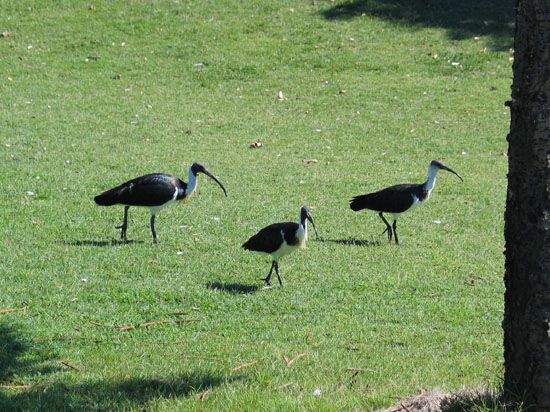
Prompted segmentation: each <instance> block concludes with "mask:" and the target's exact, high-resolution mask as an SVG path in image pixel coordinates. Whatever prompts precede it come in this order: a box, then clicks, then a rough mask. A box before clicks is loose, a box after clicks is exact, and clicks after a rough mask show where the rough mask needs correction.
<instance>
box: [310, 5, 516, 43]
mask: <svg viewBox="0 0 550 412" xmlns="http://www.w3.org/2000/svg"><path fill="white" fill-rule="evenodd" d="M514 3H515V2H514V1H513V0H484V1H479V0H461V1H456V0H348V1H340V2H337V3H335V4H334V5H333V6H332V7H330V8H328V9H325V10H323V11H321V15H322V16H323V17H324V18H325V19H327V20H329V21H335V20H351V19H354V18H361V17H362V16H373V17H376V18H379V19H384V20H388V21H390V22H393V23H395V24H400V25H406V26H408V27H436V28H442V29H444V30H446V31H447V36H448V37H449V38H450V39H452V40H463V39H466V38H472V37H475V36H487V37H488V42H489V45H490V46H491V48H493V49H495V50H507V49H508V48H509V47H512V45H513V35H514V29H513V25H514V14H515V10H514Z"/></svg>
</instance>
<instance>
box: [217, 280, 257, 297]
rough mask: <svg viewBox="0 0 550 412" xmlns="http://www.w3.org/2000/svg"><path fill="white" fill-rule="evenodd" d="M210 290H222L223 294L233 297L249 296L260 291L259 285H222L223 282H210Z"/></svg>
mask: <svg viewBox="0 0 550 412" xmlns="http://www.w3.org/2000/svg"><path fill="white" fill-rule="evenodd" d="M206 287H207V288H208V289H212V290H221V291H222V292H227V293H231V294H232V295H248V294H251V293H254V292H257V291H258V289H260V287H259V286H257V285H243V284H240V283H221V282H208V283H207V284H206Z"/></svg>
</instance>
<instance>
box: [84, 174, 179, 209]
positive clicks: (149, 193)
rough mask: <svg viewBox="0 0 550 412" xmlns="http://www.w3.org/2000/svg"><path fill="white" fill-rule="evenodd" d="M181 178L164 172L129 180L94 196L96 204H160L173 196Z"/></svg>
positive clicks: (150, 205)
mask: <svg viewBox="0 0 550 412" xmlns="http://www.w3.org/2000/svg"><path fill="white" fill-rule="evenodd" d="M182 183H183V184H184V182H182V181H181V180H179V179H178V178H176V177H174V176H170V175H167V174H164V173H152V174H148V175H144V176H140V177H137V178H135V179H132V180H129V181H127V182H126V183H123V184H121V185H120V186H117V187H114V188H113V189H110V190H107V191H106V192H104V193H102V194H100V195H98V196H96V197H95V198H94V200H95V202H96V203H97V204H98V205H102V206H110V205H115V204H123V205H128V206H148V207H152V206H160V205H163V204H164V203H166V202H168V201H169V200H171V199H173V198H174V193H175V191H176V190H177V189H178V188H179V186H180V185H181V184H182Z"/></svg>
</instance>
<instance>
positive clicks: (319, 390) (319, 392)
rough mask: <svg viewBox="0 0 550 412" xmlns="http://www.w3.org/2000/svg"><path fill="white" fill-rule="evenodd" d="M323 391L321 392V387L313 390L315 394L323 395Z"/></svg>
mask: <svg viewBox="0 0 550 412" xmlns="http://www.w3.org/2000/svg"><path fill="white" fill-rule="evenodd" d="M321 393H322V392H321V389H315V390H314V391H313V396H321Z"/></svg>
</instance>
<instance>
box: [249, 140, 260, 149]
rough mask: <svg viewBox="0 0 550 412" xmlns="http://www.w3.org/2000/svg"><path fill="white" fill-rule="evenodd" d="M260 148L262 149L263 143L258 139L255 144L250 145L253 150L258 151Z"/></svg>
mask: <svg viewBox="0 0 550 412" xmlns="http://www.w3.org/2000/svg"><path fill="white" fill-rule="evenodd" d="M260 147H262V141H261V140H260V139H256V141H255V142H252V143H250V148H251V149H258V148H260Z"/></svg>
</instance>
